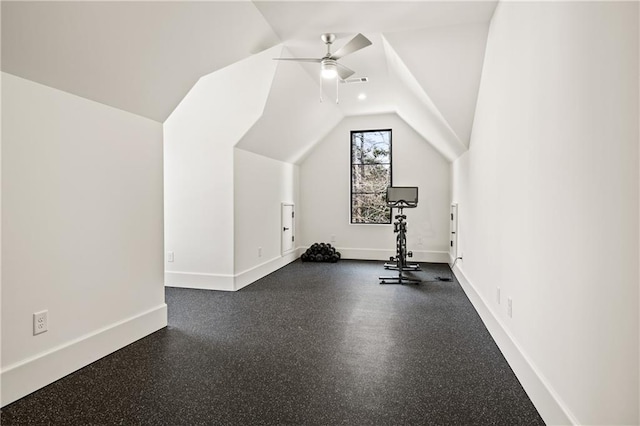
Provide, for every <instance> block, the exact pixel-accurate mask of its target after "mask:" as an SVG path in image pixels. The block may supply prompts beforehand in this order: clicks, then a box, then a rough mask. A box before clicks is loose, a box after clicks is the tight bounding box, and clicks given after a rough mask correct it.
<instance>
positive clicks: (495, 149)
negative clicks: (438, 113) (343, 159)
mask: <svg viewBox="0 0 640 426" xmlns="http://www.w3.org/2000/svg"><path fill="white" fill-rule="evenodd" d="M638 35H639V34H638V3H635V2H633V3H631V2H629V3H615V2H609V3H607V2H602V3H595V2H589V3H586V2H568V3H551V2H536V3H500V4H499V6H498V8H497V10H496V13H495V15H494V17H493V21H492V24H491V28H490V32H489V39H488V43H487V51H486V57H485V62H484V71H483V76H482V82H481V86H480V94H479V100H478V105H477V110H476V117H475V124H474V129H473V134H472V139H471V148H470V150H469V152H468V153H467V154H466V155H465V156H463V157H462V158H460V159H459V160H457V161H456V162H455V164H454V171H453V176H454V184H453V189H454V190H453V201H455V202H458V203H459V210H458V211H459V221H460V223H459V235H458V238H459V249H460V252H459V253H463V261H462V262H459V263H458V266H459V269H458V268H457V269H458V271H457V272H458V276H459V277H460V278H461V281H463V284H464V285H465V287H466V289H467V291H468V293H469V294H471V297H472V299H473V300H475V303H476V308H477V309H478V310H479V312H481V314H483V316H484V319H485V322H486V323H488V324H489V325H490V329H492V333H493V334H494V336H498V338H497V340H498V343H499V344H500V346H501V349H502V350H503V352H504V353H505V355H506V356H507V358H508V359H509V362H510V364H511V366H512V367H513V368H514V370H515V371H516V373H517V374H518V376H519V377H520V379H521V381H522V383H523V385H524V387H525V389H526V390H527V391H528V392H529V394H530V396H531V397H532V399H533V401H534V403H536V406H537V407H538V409H539V411H540V412H541V414H542V415H543V417H544V418H545V420H546V421H547V422H548V423H550V424H557V423H567V422H573V423H578V424H600V425H602V424H609V425H612V424H638V422H639V421H640V418H639V416H638V402H639V399H638V398H639V395H638V361H639V359H638V355H639V354H638V332H639V327H638V282H639V276H638V255H639V250H638V231H639V230H638V218H639V210H638V200H639V197H638V165H639V164H638V131H639V126H638V114H639V109H638V89H639V87H638ZM496 287H500V288H501V291H502V302H501V303H500V304H498V301H497V296H496ZM507 297H509V298H512V300H513V317H512V318H511V317H509V316H508V315H507V303H506V302H507V301H506V298H507Z"/></svg>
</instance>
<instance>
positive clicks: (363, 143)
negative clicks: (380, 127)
mask: <svg viewBox="0 0 640 426" xmlns="http://www.w3.org/2000/svg"><path fill="white" fill-rule="evenodd" d="M351 143H352V146H351V148H352V149H351V163H352V164H374V163H386V164H389V163H391V132H390V131H388V130H385V131H373V132H355V133H353V134H352V141H351Z"/></svg>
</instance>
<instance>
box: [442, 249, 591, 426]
mask: <svg viewBox="0 0 640 426" xmlns="http://www.w3.org/2000/svg"><path fill="white" fill-rule="evenodd" d="M451 260H453V258H452V259H451ZM453 273H454V274H455V276H456V278H457V279H458V282H459V283H460V285H461V287H462V289H463V290H464V292H465V293H466V295H467V297H468V298H469V300H470V301H471V303H472V304H473V306H474V307H475V309H476V311H477V312H478V314H479V315H480V318H481V319H482V322H484V325H485V326H486V327H487V330H489V333H490V334H491V337H493V340H494V341H495V342H496V344H497V345H498V347H499V348H500V351H501V352H502V354H503V355H504V357H505V358H506V360H507V362H508V363H509V365H510V366H511V369H512V370H513V372H514V373H515V375H516V377H517V378H518V380H520V383H521V384H522V387H523V388H524V390H525V392H526V393H527V395H528V396H529V398H530V399H531V401H532V402H533V405H534V406H535V407H536V409H537V410H538V412H539V413H540V416H542V419H543V420H544V421H545V423H546V424H548V425H578V424H581V423H580V422H579V421H578V420H577V419H576V417H575V416H574V415H573V414H572V413H571V411H570V410H569V409H568V407H567V406H566V404H565V403H564V402H563V401H562V400H561V398H560V397H559V396H558V394H557V393H556V392H555V391H554V390H553V389H552V387H551V386H550V385H549V382H548V381H547V380H546V379H545V378H544V376H543V375H542V374H541V373H540V372H539V370H538V369H537V368H536V367H535V365H534V364H533V362H531V360H530V359H529V357H528V356H527V355H526V354H525V353H524V352H523V351H522V349H521V348H520V346H519V345H518V343H517V342H516V341H515V339H514V338H513V337H512V336H511V334H510V333H509V331H508V330H507V329H506V328H505V327H504V326H503V325H502V323H501V321H500V320H499V319H498V317H497V316H496V315H495V314H494V313H493V311H492V310H491V308H489V305H488V304H487V303H486V301H485V300H484V299H483V298H482V296H480V294H479V293H478V292H477V291H476V290H475V287H474V286H473V284H471V283H470V282H469V280H468V279H467V277H466V276H465V274H464V272H463V271H462V269H460V266H459V265H456V266H455V267H454V268H453Z"/></svg>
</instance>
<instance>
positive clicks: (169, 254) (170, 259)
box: [167, 251, 173, 262]
mask: <svg viewBox="0 0 640 426" xmlns="http://www.w3.org/2000/svg"><path fill="white" fill-rule="evenodd" d="M167 262H173V252H172V251H168V252H167Z"/></svg>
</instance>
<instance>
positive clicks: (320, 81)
mask: <svg viewBox="0 0 640 426" xmlns="http://www.w3.org/2000/svg"><path fill="white" fill-rule="evenodd" d="M320 102H322V74H321V75H320Z"/></svg>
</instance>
